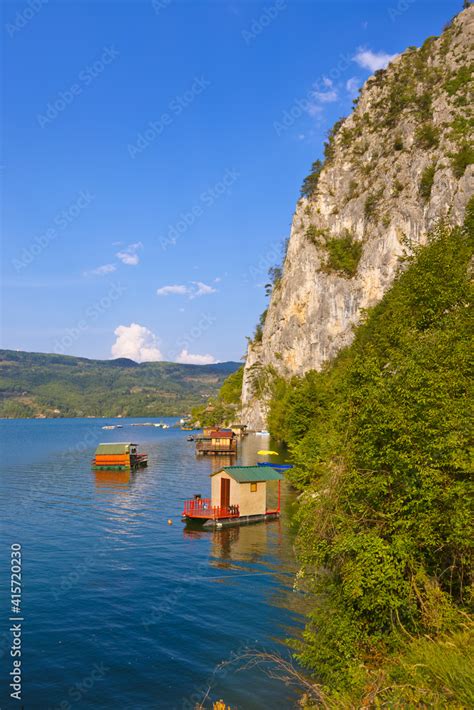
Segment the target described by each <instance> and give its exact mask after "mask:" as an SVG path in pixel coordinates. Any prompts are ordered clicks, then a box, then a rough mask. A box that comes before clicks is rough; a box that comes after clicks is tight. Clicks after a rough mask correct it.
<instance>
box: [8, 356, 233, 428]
mask: <svg viewBox="0 0 474 710" xmlns="http://www.w3.org/2000/svg"><path fill="white" fill-rule="evenodd" d="M238 367H239V364H238V363H233V362H222V363H217V364H215V365H182V364H178V363H173V362H146V363H141V364H139V363H136V362H134V361H133V360H127V359H125V358H121V359H118V360H88V359H86V358H78V357H69V356H66V355H48V354H43V353H26V352H14V351H12V350H0V416H2V417H35V416H48V417H83V416H94V417H105V416H108V417H114V416H119V415H120V416H124V417H125V416H129V417H156V416H178V415H182V414H186V413H188V412H190V411H191V408H192V407H195V406H196V405H198V404H201V403H202V402H203V401H205V400H207V398H208V397H212V396H214V395H215V393H216V392H217V391H218V390H219V388H220V386H221V385H222V383H223V381H224V380H225V378H226V377H227V375H229V374H231V373H233V372H235V370H237V369H238Z"/></svg>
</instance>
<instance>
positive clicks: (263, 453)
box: [257, 449, 279, 456]
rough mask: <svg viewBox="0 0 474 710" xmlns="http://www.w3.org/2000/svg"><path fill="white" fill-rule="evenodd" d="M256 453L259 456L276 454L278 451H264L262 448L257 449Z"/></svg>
mask: <svg viewBox="0 0 474 710" xmlns="http://www.w3.org/2000/svg"><path fill="white" fill-rule="evenodd" d="M257 454H258V455H259V456H278V455H279V454H278V451H266V450H265V449H262V450H261V451H257Z"/></svg>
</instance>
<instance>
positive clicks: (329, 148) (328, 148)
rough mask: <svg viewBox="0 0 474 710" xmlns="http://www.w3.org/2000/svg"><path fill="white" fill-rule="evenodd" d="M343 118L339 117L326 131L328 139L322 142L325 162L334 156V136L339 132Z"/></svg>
mask: <svg viewBox="0 0 474 710" xmlns="http://www.w3.org/2000/svg"><path fill="white" fill-rule="evenodd" d="M345 120H346V119H345V118H340V119H339V120H338V121H336V123H335V124H334V126H333V127H332V128H331V130H330V131H329V133H328V139H327V141H326V142H325V144H324V157H325V159H326V161H327V162H329V161H331V160H332V159H333V158H334V155H335V151H336V145H335V141H336V136H337V134H338V133H339V130H340V129H341V126H342V125H343V123H344V121H345Z"/></svg>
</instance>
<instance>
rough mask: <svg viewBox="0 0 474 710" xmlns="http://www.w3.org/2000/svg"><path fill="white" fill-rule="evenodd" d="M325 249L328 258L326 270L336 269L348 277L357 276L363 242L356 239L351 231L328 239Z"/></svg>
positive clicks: (335, 270) (341, 274)
mask: <svg viewBox="0 0 474 710" xmlns="http://www.w3.org/2000/svg"><path fill="white" fill-rule="evenodd" d="M325 249H326V252H327V260H326V263H325V265H324V270H326V271H334V272H336V273H338V274H339V275H340V276H344V277H346V278H352V277H353V276H355V274H356V272H357V267H358V266H359V261H360V257H361V256H362V242H359V241H357V240H356V239H354V237H353V236H352V234H350V232H345V234H343V236H342V237H331V238H329V239H326V243H325Z"/></svg>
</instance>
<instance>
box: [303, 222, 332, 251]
mask: <svg viewBox="0 0 474 710" xmlns="http://www.w3.org/2000/svg"><path fill="white" fill-rule="evenodd" d="M327 236H328V232H327V230H326V229H319V228H318V227H315V226H314V224H310V225H309V227H308V229H307V230H306V232H305V237H306V239H308V240H309V241H310V242H311V244H314V246H320V244H324V241H325V239H326V237H327Z"/></svg>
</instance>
